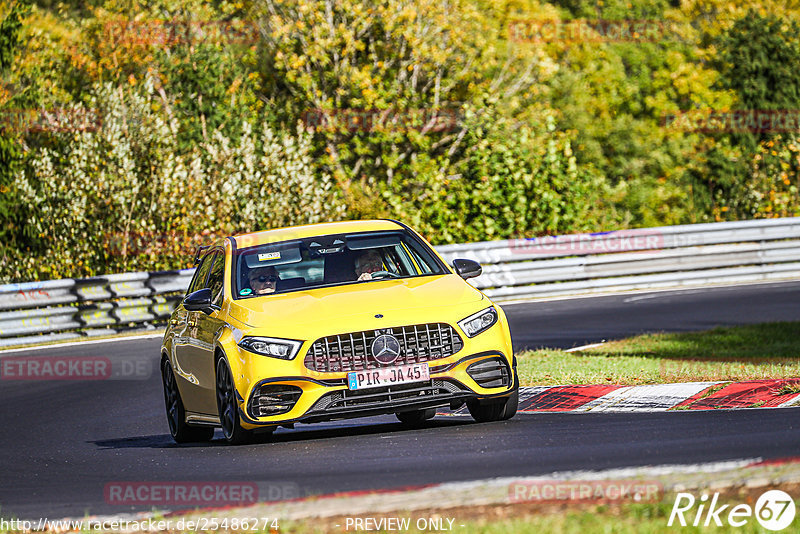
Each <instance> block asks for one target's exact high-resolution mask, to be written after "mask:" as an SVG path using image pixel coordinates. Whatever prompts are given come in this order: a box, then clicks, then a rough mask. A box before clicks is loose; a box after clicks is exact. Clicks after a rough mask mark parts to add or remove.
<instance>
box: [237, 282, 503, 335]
mask: <svg viewBox="0 0 800 534" xmlns="http://www.w3.org/2000/svg"><path fill="white" fill-rule="evenodd" d="M481 300H485V297H484V296H483V293H481V292H480V291H478V290H477V289H475V288H474V287H472V286H471V285H469V284H467V283H466V282H464V280H462V279H461V278H460V277H459V276H457V275H442V276H422V277H417V278H406V279H400V280H380V281H373V282H366V283H360V284H347V285H341V286H333V287H323V288H317V289H311V290H306V291H293V292H290V293H285V294H280V295H269V296H265V297H257V298H250V299H240V300H236V301H233V302H232V303H231V304H230V309H229V316H230V317H231V318H232V319H234V320H235V321H238V322H241V323H243V324H242V326H245V327H250V328H252V329H253V331H249V332H248V334H249V335H258V334H261V335H272V336H276V337H286V338H292V339H307V338H308V337H310V336H312V335H313V336H314V337H319V336H321V335H329V333H335V332H347V331H350V332H353V331H359V330H368V329H374V328H385V327H390V326H399V325H403V324H421V323H425V322H447V321H450V322H454V321H457V320H460V319H463V317H462V315H461V314H462V308H463V309H464V310H466V311H463V316H466V315H469V314H470V313H472V311H473V309H474V308H478V306H477V305H476V304H475V303H478V302H480V301H481ZM488 305H489V304H487V306H488ZM378 315H381V316H382V317H376V316H378Z"/></svg>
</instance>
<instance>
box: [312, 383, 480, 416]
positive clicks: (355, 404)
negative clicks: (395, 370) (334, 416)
mask: <svg viewBox="0 0 800 534" xmlns="http://www.w3.org/2000/svg"><path fill="white" fill-rule="evenodd" d="M466 393H469V391H468V390H465V389H463V388H462V387H461V386H459V385H458V384H455V383H453V382H450V381H448V380H438V379H433V380H428V381H426V382H419V383H415V384H401V385H396V386H384V387H380V388H372V389H364V390H355V391H351V390H349V389H344V390H339V391H334V392H332V393H328V394H327V395H324V396H323V397H322V398H320V399H319V400H318V401H317V402H316V404H315V405H314V407H313V408H312V409H311V412H337V411H346V410H347V409H353V408H379V407H391V406H392V405H395V404H408V403H413V402H415V401H419V402H426V401H436V400H437V399H441V400H442V402H443V403H445V404H446V403H447V402H449V401H450V400H451V399H453V398H458V397H459V396H460V395H463V394H466Z"/></svg>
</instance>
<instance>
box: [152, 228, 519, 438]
mask: <svg viewBox="0 0 800 534" xmlns="http://www.w3.org/2000/svg"><path fill="white" fill-rule="evenodd" d="M195 264H196V265H197V270H196V271H195V274H194V277H193V279H192V281H191V283H190V284H189V289H188V291H187V293H186V297H185V298H184V300H183V302H182V303H181V304H180V305H179V306H178V307H177V309H176V310H175V311H174V312H173V314H172V316H171V318H170V321H169V326H168V328H167V331H166V333H165V335H164V342H163V344H162V348H161V371H162V378H163V383H164V400H165V403H166V408H167V421H168V422H169V429H170V433H171V434H172V437H173V438H174V439H175V441H177V442H179V443H180V442H188V441H202V440H209V439H211V438H212V437H213V435H214V428H215V427H220V426H221V427H222V430H223V433H224V435H225V439H227V440H228V441H229V442H231V443H244V442H249V441H251V440H252V439H253V437H254V436H256V435H258V434H261V433H270V432H272V431H273V430H275V428H277V427H278V426H286V427H290V428H291V427H292V425H293V424H294V423H312V422H315V421H325V420H332V419H346V418H353V417H362V416H371V415H378V414H391V413H394V414H397V418H398V419H399V420H400V421H402V422H404V423H406V424H408V425H415V424H420V423H422V422H423V421H425V420H426V419H430V418H431V417H433V416H434V415H435V413H436V408H438V407H446V406H449V407H450V408H451V409H455V408H458V407H460V406H463V405H464V404H465V403H466V405H467V408H468V410H469V412H470V414H471V415H472V417H473V418H474V419H475V420H477V421H499V420H503V419H509V418H510V417H512V416H513V415H514V414H515V413H516V411H517V400H518V390H519V381H518V379H517V373H516V360H515V359H514V355H513V352H512V349H511V335H510V333H509V329H508V322H507V321H506V317H505V314H504V313H503V310H502V309H501V308H500V307H499V306H497V305H496V304H494V303H492V302H491V301H490V300H489V299H488V298H487V297H486V295H484V294H483V293H481V292H480V291H478V290H477V289H475V288H473V287H472V286H471V285H469V284H468V283H467V282H465V279H467V278H471V277H474V276H478V275H480V273H481V266H480V265H479V264H478V263H476V262H474V261H471V260H455V261H454V262H453V266H452V267H450V266H448V265H447V264H445V262H444V261H443V260H442V258H441V257H440V256H439V255H438V254H437V253H436V252H435V251H434V250H433V249H432V248H431V246H430V245H429V244H428V243H427V242H426V241H425V240H424V239H423V238H422V237H421V236H420V235H419V234H417V233H416V232H415V231H414V230H412V229H411V228H409V227H408V226H406V225H405V224H402V223H400V222H397V221H391V220H380V221H349V222H338V223H327V224H315V225H309V226H297V227H292V228H282V229H277V230H269V231H264V232H257V233H253V234H246V235H238V236H233V237H228V238H226V239H224V240H223V241H220V242H218V243H214V244H213V245H210V246H208V247H201V248H200V249H199V250H198V253H197V255H196V257H195Z"/></svg>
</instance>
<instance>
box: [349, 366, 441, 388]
mask: <svg viewBox="0 0 800 534" xmlns="http://www.w3.org/2000/svg"><path fill="white" fill-rule="evenodd" d="M430 379H431V375H430V371H429V370H428V364H427V363H414V364H411V365H400V366H398V367H384V368H382V369H370V370H368V371H353V372H350V373H347V387H348V388H350V389H366V388H375V387H380V386H392V385H395V384H408V383H411V382H425V381H426V380H430Z"/></svg>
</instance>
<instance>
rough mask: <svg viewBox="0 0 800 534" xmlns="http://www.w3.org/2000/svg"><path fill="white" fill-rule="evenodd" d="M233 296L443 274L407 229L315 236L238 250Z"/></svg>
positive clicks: (432, 258) (431, 254)
mask: <svg viewBox="0 0 800 534" xmlns="http://www.w3.org/2000/svg"><path fill="white" fill-rule="evenodd" d="M234 273H235V281H234V295H235V296H236V298H251V297H258V296H265V295H270V294H275V293H285V292H288V291H297V290H301V289H311V288H316V287H323V286H330V285H340V284H354V283H369V282H373V281H377V280H387V279H397V278H411V277H416V276H429V275H438V274H444V273H445V271H444V269H443V267H442V264H441V262H440V261H438V260H437V259H436V258H435V257H434V255H433V253H432V252H431V251H430V250H429V248H428V247H427V246H425V245H424V244H423V243H421V242H420V241H419V240H418V239H416V238H415V237H413V236H411V235H410V234H408V233H407V232H402V231H391V232H367V233H357V234H336V235H327V236H315V237H310V238H306V239H299V240H293V241H283V242H280V243H268V244H264V245H258V246H254V247H248V248H243V249H239V250H237V251H236V254H235V268H234Z"/></svg>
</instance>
